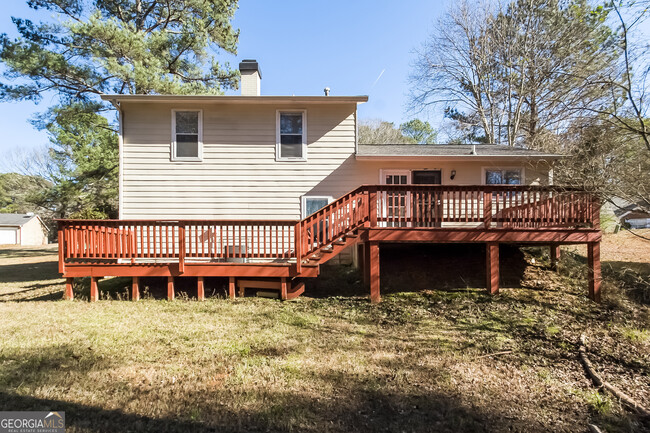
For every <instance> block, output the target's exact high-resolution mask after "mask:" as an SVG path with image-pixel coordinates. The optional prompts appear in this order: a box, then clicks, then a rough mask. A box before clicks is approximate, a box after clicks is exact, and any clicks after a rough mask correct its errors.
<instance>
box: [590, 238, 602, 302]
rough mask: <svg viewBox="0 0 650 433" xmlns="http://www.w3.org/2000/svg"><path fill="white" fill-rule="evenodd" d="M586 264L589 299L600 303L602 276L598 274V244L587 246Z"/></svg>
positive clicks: (591, 243) (592, 243) (593, 243)
mask: <svg viewBox="0 0 650 433" xmlns="http://www.w3.org/2000/svg"><path fill="white" fill-rule="evenodd" d="M587 262H588V265H589V272H588V273H589V299H591V300H592V301H595V302H598V303H600V285H601V283H602V275H601V273H600V242H590V243H588V244H587Z"/></svg>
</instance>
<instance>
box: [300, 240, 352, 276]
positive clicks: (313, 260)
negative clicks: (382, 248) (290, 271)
mask: <svg viewBox="0 0 650 433" xmlns="http://www.w3.org/2000/svg"><path fill="white" fill-rule="evenodd" d="M357 242H359V235H358V234H357V233H353V232H349V233H346V234H345V235H343V236H342V237H341V238H339V239H337V240H335V241H333V242H331V243H329V244H326V245H324V246H322V247H320V248H319V249H318V250H317V252H315V253H313V254H309V255H308V256H306V257H305V258H303V259H302V266H304V267H307V268H313V267H319V268H320V265H322V264H324V263H327V262H328V261H330V260H331V259H333V258H334V257H336V256H337V255H338V254H339V253H340V252H341V251H343V250H344V249H346V248H348V247H350V246H352V245H355V244H356V243H357Z"/></svg>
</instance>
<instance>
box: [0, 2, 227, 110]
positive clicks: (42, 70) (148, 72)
mask: <svg viewBox="0 0 650 433" xmlns="http://www.w3.org/2000/svg"><path fill="white" fill-rule="evenodd" d="M28 4H29V6H30V7H32V8H33V9H47V10H48V11H51V12H53V13H54V14H55V15H56V18H57V19H56V21H55V22H54V23H38V24H36V23H33V22H32V21H30V20H25V19H20V18H13V22H14V23H15V25H16V28H17V30H18V32H19V33H20V36H21V38H19V39H14V40H11V39H10V38H9V37H7V35H6V34H3V35H2V36H0V59H1V60H2V61H3V62H4V63H5V66H6V67H7V71H6V72H5V74H4V75H5V77H6V78H9V79H11V78H28V79H29V81H28V82H27V83H26V84H25V83H22V82H21V83H19V84H13V85H11V84H7V82H4V83H1V84H0V97H2V98H3V99H5V100H7V99H32V100H38V99H40V98H41V97H42V95H43V93H44V92H47V91H50V90H52V91H55V92H56V93H57V94H58V96H59V97H60V98H62V100H63V102H69V101H75V102H88V101H92V100H94V98H93V96H94V95H99V94H104V93H120V94H122V93H129V94H150V93H164V94H198V93H201V94H219V93H221V90H222V88H224V87H225V88H230V87H236V86H237V77H238V75H237V72H236V71H233V70H230V69H229V67H228V65H226V67H223V66H221V65H220V64H219V63H218V62H217V61H216V59H215V57H214V56H213V55H211V54H210V52H211V51H213V50H216V49H221V50H224V51H226V52H228V53H236V45H237V40H238V36H239V32H238V31H235V30H234V29H233V28H232V26H231V24H230V20H231V19H232V17H233V16H234V13H235V10H236V9H237V1H236V0H220V1H216V0H164V1H163V0H148V1H147V0H95V1H93V2H85V1H83V0H28Z"/></svg>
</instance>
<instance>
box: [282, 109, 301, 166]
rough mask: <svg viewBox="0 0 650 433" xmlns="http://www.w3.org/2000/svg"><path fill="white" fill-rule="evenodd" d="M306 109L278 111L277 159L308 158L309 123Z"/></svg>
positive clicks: (293, 159)
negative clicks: (307, 122)
mask: <svg viewBox="0 0 650 433" xmlns="http://www.w3.org/2000/svg"><path fill="white" fill-rule="evenodd" d="M305 117H306V116H305V111H278V114H277V122H276V123H277V125H276V130H277V137H276V143H277V144H276V160H278V161H306V160H307V132H306V129H307V125H306V124H305V123H306V122H305Z"/></svg>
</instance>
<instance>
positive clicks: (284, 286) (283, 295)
mask: <svg viewBox="0 0 650 433" xmlns="http://www.w3.org/2000/svg"><path fill="white" fill-rule="evenodd" d="M288 292H289V288H288V283H287V279H286V278H284V277H283V278H281V279H280V299H282V300H283V301H286V300H287V296H288Z"/></svg>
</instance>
